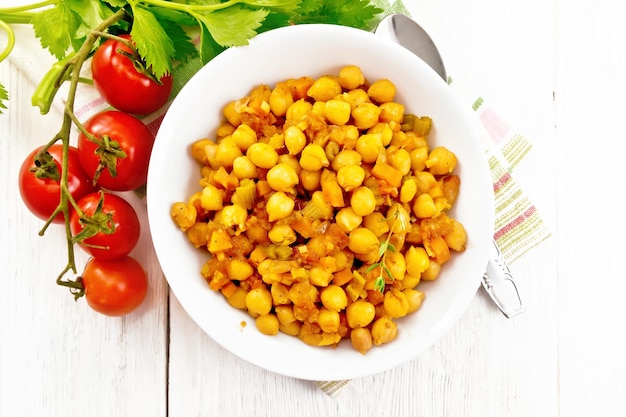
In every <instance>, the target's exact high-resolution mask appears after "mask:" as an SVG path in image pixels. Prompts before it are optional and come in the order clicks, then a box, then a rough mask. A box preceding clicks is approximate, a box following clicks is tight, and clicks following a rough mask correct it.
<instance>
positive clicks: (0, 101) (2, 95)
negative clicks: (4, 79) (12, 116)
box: [0, 84, 9, 114]
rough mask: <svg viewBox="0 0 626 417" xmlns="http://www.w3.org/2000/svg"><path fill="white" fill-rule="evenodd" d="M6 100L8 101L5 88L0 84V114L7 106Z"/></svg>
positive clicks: (7, 93)
mask: <svg viewBox="0 0 626 417" xmlns="http://www.w3.org/2000/svg"><path fill="white" fill-rule="evenodd" d="M8 99H9V92H8V91H7V89H6V88H4V86H3V85H2V84H0V114H2V113H3V112H4V110H6V108H7V105H6V104H5V103H6V101H7V100H8Z"/></svg>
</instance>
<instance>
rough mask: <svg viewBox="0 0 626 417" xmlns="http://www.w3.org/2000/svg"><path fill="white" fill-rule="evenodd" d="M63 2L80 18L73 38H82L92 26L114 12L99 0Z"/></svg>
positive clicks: (66, 0) (68, 0)
mask: <svg viewBox="0 0 626 417" xmlns="http://www.w3.org/2000/svg"><path fill="white" fill-rule="evenodd" d="M65 3H66V4H67V5H68V7H70V8H71V10H72V11H73V12H74V13H75V14H76V16H77V17H78V19H79V20H80V24H79V25H78V28H77V29H76V32H75V34H74V39H84V38H85V37H86V36H87V34H89V32H90V31H91V30H93V28H95V27H97V26H98V25H100V24H101V23H102V22H103V21H104V20H105V19H106V18H107V17H109V16H111V15H112V14H113V13H114V12H113V10H111V9H110V8H109V7H107V6H106V5H105V4H104V3H102V2H101V1H100V0H65ZM81 43H82V42H81Z"/></svg>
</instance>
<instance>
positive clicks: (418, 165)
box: [409, 146, 428, 172]
mask: <svg viewBox="0 0 626 417" xmlns="http://www.w3.org/2000/svg"><path fill="white" fill-rule="evenodd" d="M409 155H410V156H411V169H412V170H413V172H421V171H423V170H425V169H426V160H427V159H428V148H427V147H426V146H422V147H420V148H415V149H413V150H412V151H410V152H409Z"/></svg>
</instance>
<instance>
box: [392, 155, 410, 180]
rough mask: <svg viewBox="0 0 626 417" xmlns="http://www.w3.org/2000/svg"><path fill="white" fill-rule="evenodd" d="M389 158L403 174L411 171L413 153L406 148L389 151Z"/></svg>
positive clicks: (393, 165)
mask: <svg viewBox="0 0 626 417" xmlns="http://www.w3.org/2000/svg"><path fill="white" fill-rule="evenodd" d="M387 158H388V160H389V163H390V164H391V166H392V167H394V168H395V169H397V170H398V171H400V173H401V174H402V176H405V175H407V174H408V173H409V172H411V154H410V153H409V152H408V151H407V150H406V149H402V148H400V149H394V150H392V151H391V152H389V151H387Z"/></svg>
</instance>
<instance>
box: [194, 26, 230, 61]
mask: <svg viewBox="0 0 626 417" xmlns="http://www.w3.org/2000/svg"><path fill="white" fill-rule="evenodd" d="M198 24H199V25H200V47H199V48H198V51H199V53H200V59H201V60H202V63H203V64H206V63H207V62H209V61H210V60H212V59H213V58H215V57H216V56H217V55H218V54H219V53H220V52H222V51H223V50H224V49H225V48H224V47H223V46H220V45H218V43H217V42H215V39H213V36H211V33H210V32H209V29H208V28H207V27H206V25H205V24H204V22H203V21H202V20H200V19H199V20H198Z"/></svg>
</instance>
